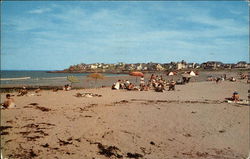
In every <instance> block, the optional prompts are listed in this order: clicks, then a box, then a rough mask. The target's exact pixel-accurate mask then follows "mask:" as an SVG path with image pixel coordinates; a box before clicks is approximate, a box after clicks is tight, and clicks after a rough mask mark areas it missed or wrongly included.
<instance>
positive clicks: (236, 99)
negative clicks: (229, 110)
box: [232, 92, 240, 102]
mask: <svg viewBox="0 0 250 159" xmlns="http://www.w3.org/2000/svg"><path fill="white" fill-rule="evenodd" d="M232 100H233V101H235V102H237V101H239V100H240V95H239V93H238V92H234V93H233V96H232Z"/></svg>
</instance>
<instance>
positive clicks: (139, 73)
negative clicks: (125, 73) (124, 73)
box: [129, 72, 144, 82]
mask: <svg viewBox="0 0 250 159" xmlns="http://www.w3.org/2000/svg"><path fill="white" fill-rule="evenodd" d="M129 75H130V76H136V82H137V77H142V76H144V74H143V73H142V72H131V73H130V74H129Z"/></svg>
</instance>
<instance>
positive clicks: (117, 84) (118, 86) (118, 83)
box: [114, 80, 121, 90]
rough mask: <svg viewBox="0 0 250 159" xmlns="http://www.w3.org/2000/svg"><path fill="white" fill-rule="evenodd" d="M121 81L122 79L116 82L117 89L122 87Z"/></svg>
mask: <svg viewBox="0 0 250 159" xmlns="http://www.w3.org/2000/svg"><path fill="white" fill-rule="evenodd" d="M120 82H121V80H118V81H117V82H116V83H115V87H114V88H115V89H117V90H118V89H120Z"/></svg>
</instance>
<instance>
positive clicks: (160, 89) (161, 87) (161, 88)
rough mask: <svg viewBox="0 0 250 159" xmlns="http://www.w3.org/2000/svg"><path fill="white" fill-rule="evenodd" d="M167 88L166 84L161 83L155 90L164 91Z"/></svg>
mask: <svg viewBox="0 0 250 159" xmlns="http://www.w3.org/2000/svg"><path fill="white" fill-rule="evenodd" d="M164 90H165V88H164V85H163V84H159V85H158V86H157V87H156V88H155V91H156V92H163V91H164Z"/></svg>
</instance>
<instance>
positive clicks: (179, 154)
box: [1, 81, 250, 159]
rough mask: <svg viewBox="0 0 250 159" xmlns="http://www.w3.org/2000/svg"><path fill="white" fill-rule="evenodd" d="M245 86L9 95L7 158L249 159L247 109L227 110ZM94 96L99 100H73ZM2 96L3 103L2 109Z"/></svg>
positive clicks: (204, 84)
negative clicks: (229, 99)
mask: <svg viewBox="0 0 250 159" xmlns="http://www.w3.org/2000/svg"><path fill="white" fill-rule="evenodd" d="M248 87H249V85H248V84H247V83H246V81H237V82H229V81H223V82H221V83H219V84H216V83H215V82H205V81H204V82H191V83H189V84H186V85H177V86H176V90H175V91H165V92H163V93H162V92H155V91H153V90H150V91H126V90H111V89H110V87H106V88H97V89H78V90H71V91H58V92H53V91H52V90H43V91H41V92H40V93H35V92H29V93H28V95H27V96H20V97H18V96H16V95H17V93H16V92H14V93H11V94H12V95H14V96H13V98H14V99H15V102H16V104H17V107H16V108H12V109H5V110H1V126H2V127H1V129H2V130H1V131H2V132H1V134H2V135H1V139H2V142H1V148H2V154H3V157H6V158H60V159H63V158H65V159H66V158H71V159H78V158H85V159H94V158H95V159H106V158H143V159H173V158H177V159H183V158H187V159H188V158H206V159H208V158H209V159H241V158H242V159H244V158H246V157H247V156H248V154H249V140H250V138H249V124H250V122H249V113H250V112H249V106H247V105H239V104H235V103H225V102H223V101H224V98H226V97H231V95H232V92H233V91H235V90H237V91H238V92H239V94H240V98H241V99H243V100H247V95H248V93H247V91H248V90H247V88H248ZM76 93H94V94H98V95H101V97H89V98H88V97H76V96H75V95H76ZM4 97H5V94H2V95H1V101H3V100H4Z"/></svg>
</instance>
